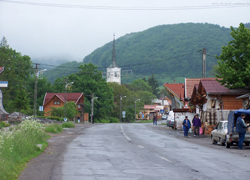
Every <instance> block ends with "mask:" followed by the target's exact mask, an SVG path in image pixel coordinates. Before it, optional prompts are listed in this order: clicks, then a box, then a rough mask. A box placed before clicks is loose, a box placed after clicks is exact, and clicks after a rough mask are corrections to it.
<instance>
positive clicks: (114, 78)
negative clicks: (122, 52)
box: [107, 37, 121, 84]
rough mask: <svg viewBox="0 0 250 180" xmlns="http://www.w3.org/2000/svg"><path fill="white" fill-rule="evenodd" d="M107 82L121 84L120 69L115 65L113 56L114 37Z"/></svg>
mask: <svg viewBox="0 0 250 180" xmlns="http://www.w3.org/2000/svg"><path fill="white" fill-rule="evenodd" d="M107 82H117V83H118V84H121V68H119V66H118V65H117V63H116V56H115V37H114V40H113V52H112V62H111V64H110V66H109V67H108V68H107Z"/></svg>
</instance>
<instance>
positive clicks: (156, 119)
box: [155, 115, 158, 125]
mask: <svg viewBox="0 0 250 180" xmlns="http://www.w3.org/2000/svg"><path fill="white" fill-rule="evenodd" d="M157 121H158V115H156V116H155V125H157Z"/></svg>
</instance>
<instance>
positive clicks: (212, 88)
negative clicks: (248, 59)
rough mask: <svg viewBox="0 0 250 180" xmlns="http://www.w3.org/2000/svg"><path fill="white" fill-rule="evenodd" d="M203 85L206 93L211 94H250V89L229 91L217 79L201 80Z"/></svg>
mask: <svg viewBox="0 0 250 180" xmlns="http://www.w3.org/2000/svg"><path fill="white" fill-rule="evenodd" d="M201 85H202V86H203V87H204V89H205V91H206V93H209V94H239V95H240V94H246V93H249V92H250V90H249V89H244V88H239V89H229V88H227V87H225V86H223V85H221V84H220V83H219V82H218V81H216V80H215V79H201Z"/></svg>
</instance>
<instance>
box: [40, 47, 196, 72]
mask: <svg viewBox="0 0 250 180" xmlns="http://www.w3.org/2000/svg"><path fill="white" fill-rule="evenodd" d="M200 51H201V50H196V51H193V52H190V53H186V54H182V55H179V56H175V57H171V58H167V59H162V60H158V61H151V62H146V63H145V62H143V63H137V64H130V65H123V66H119V67H123V68H124V67H133V66H140V65H145V64H152V63H157V62H162V61H167V60H171V59H176V58H180V57H183V56H187V55H190V54H193V53H196V52H200ZM40 65H43V66H51V67H55V68H59V69H60V68H61V69H69V68H68V67H63V66H61V65H60V66H55V65H50V64H42V63H40ZM75 68H77V69H79V67H75ZM97 68H107V67H103V66H97ZM71 69H72V68H71ZM73 69H74V68H73Z"/></svg>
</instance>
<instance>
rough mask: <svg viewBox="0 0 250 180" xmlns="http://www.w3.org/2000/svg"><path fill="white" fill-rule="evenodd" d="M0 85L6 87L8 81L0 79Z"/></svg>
mask: <svg viewBox="0 0 250 180" xmlns="http://www.w3.org/2000/svg"><path fill="white" fill-rule="evenodd" d="M0 87H8V81H0Z"/></svg>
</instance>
